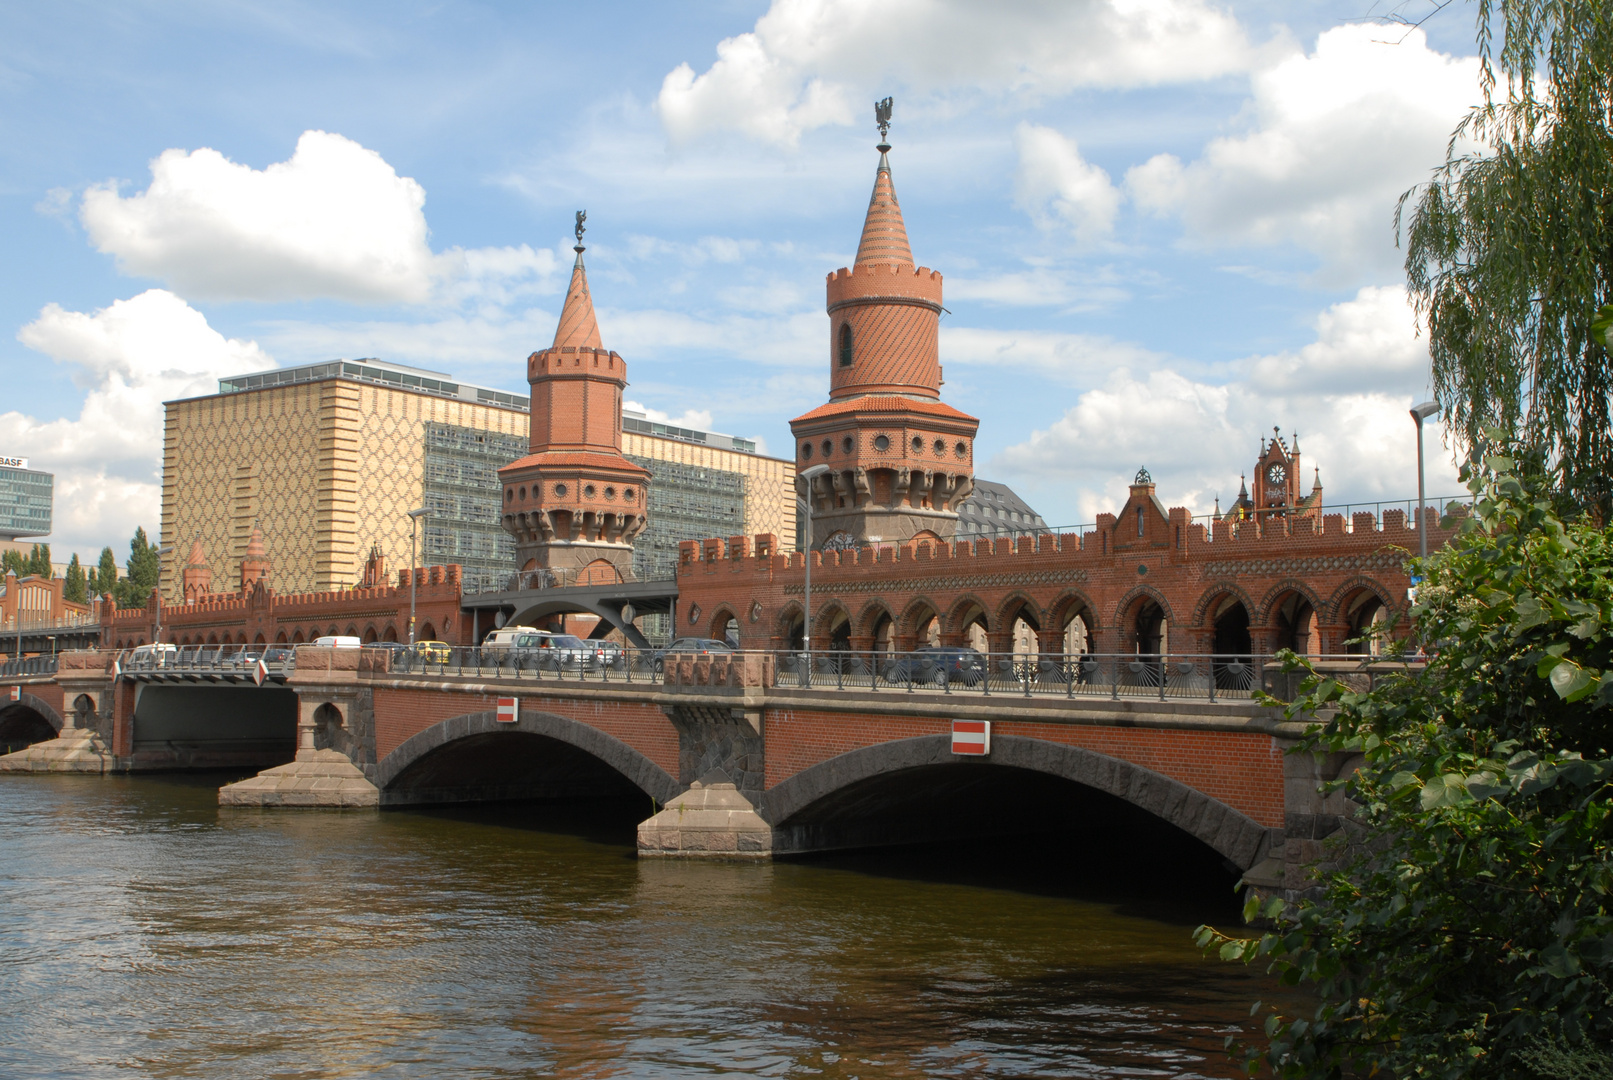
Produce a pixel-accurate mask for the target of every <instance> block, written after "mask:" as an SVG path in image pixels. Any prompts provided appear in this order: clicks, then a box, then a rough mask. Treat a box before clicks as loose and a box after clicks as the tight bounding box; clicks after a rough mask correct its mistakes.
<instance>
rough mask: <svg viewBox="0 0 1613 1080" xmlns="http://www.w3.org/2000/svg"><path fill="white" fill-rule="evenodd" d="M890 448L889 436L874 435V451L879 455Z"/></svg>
mask: <svg viewBox="0 0 1613 1080" xmlns="http://www.w3.org/2000/svg"><path fill="white" fill-rule="evenodd" d="M890 448H891V437H890V436H889V435H875V436H874V449H875V450H878V451H879V452H880V453H884V452H885V451H886V450H889V449H890Z"/></svg>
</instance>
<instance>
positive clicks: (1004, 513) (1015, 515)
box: [958, 477, 1048, 540]
mask: <svg viewBox="0 0 1613 1080" xmlns="http://www.w3.org/2000/svg"><path fill="white" fill-rule="evenodd" d="M1047 531H1048V527H1047V522H1045V521H1043V520H1042V515H1041V514H1038V513H1037V512H1036V511H1035V510H1033V509H1031V506H1030V504H1029V503H1027V502H1026V501H1025V500H1024V499H1021V498H1020V497H1019V496H1018V495H1016V494H1014V489H1013V488H1011V487H1009V486H1008V485H1007V484H999V483H996V482H995V481H992V480H982V479H980V478H979V477H976V478H975V486H974V490H972V491H970V492H969V497H968V498H967V499H965V500H963V504H962V505H961V506H959V507H958V538H959V539H963V540H969V539H973V538H975V537H980V536H985V537H994V536H1014V537H1017V536H1025V535H1030V534H1035V533H1044V532H1047Z"/></svg>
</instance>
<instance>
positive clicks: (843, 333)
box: [840, 323, 856, 367]
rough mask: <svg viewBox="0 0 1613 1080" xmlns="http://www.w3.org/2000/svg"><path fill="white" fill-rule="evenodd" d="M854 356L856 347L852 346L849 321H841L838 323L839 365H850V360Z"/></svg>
mask: <svg viewBox="0 0 1613 1080" xmlns="http://www.w3.org/2000/svg"><path fill="white" fill-rule="evenodd" d="M855 358H856V349H855V348H854V347H853V345H852V341H851V324H850V323H841V324H840V366H841V367H850V366H851V362H852V360H854V359H855Z"/></svg>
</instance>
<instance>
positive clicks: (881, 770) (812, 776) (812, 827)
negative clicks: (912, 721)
mask: <svg viewBox="0 0 1613 1080" xmlns="http://www.w3.org/2000/svg"><path fill="white" fill-rule="evenodd" d="M988 769H997V770H1013V771H1017V772H1018V773H1019V774H1021V775H1023V774H1026V773H1029V774H1035V775H1037V776H1042V777H1052V778H1055V779H1058V780H1065V781H1069V782H1070V783H1073V784H1076V785H1079V786H1080V787H1082V788H1086V789H1088V790H1090V791H1095V792H1099V793H1102V794H1105V795H1109V796H1113V797H1114V798H1116V799H1119V800H1121V801H1122V802H1125V803H1128V804H1130V805H1131V806H1134V807H1136V808H1138V809H1139V810H1142V811H1144V812H1146V813H1147V814H1149V815H1151V816H1152V817H1154V818H1156V819H1158V820H1159V821H1162V822H1165V823H1166V824H1169V825H1171V826H1173V827H1175V828H1176V829H1178V830H1180V831H1181V832H1183V833H1186V834H1187V835H1189V836H1191V837H1193V838H1194V839H1196V840H1198V841H1200V842H1201V843H1203V844H1205V845H1206V846H1207V847H1209V848H1211V849H1212V850H1214V851H1215V852H1217V853H1218V854H1220V855H1221V856H1222V857H1223V858H1225V859H1227V860H1229V861H1230V862H1232V863H1234V864H1236V865H1237V866H1238V868H1239V869H1241V870H1248V869H1249V868H1251V867H1253V866H1254V865H1255V864H1256V863H1258V862H1260V861H1261V860H1262V859H1265V858H1267V857H1268V856H1270V855H1275V854H1277V853H1278V852H1279V849H1280V848H1281V845H1282V830H1281V829H1280V828H1275V829H1274V828H1268V827H1266V826H1264V825H1261V824H1260V823H1259V822H1257V821H1255V820H1254V819H1253V818H1251V817H1249V816H1248V815H1246V814H1244V813H1243V812H1242V811H1240V810H1237V809H1235V808H1234V807H1231V806H1228V805H1227V804H1226V803H1224V802H1221V801H1220V800H1219V799H1215V798H1213V797H1211V796H1209V795H1206V794H1204V793H1203V792H1201V791H1197V790H1195V789H1194V788H1191V787H1188V786H1187V785H1186V784H1183V783H1181V782H1180V781H1177V780H1173V779H1171V778H1170V777H1168V776H1165V775H1163V774H1161V773H1158V772H1154V771H1153V770H1151V769H1147V768H1144V767H1143V766H1140V765H1134V764H1132V763H1130V762H1127V761H1123V760H1121V759H1119V758H1115V757H1110V756H1108V755H1106V754H1100V753H1096V752H1095V751H1092V750H1086V749H1082V748H1080V747H1074V746H1064V745H1061V744H1059V743H1052V742H1046V741H1043V740H1041V739H1028V738H1024V737H1021V736H995V735H994V736H993V738H992V741H991V756H990V757H989V758H987V759H979V758H960V757H958V756H956V755H954V754H953V753H952V746H951V738H950V736H947V735H922V736H919V737H916V738H911V739H897V740H893V741H891V742H885V743H880V744H878V745H875V746H868V747H864V748H862V749H859V750H852V751H849V752H848V753H844V754H840V755H838V756H837V757H834V758H830V759H829V760H828V761H824V762H820V763H819V764H817V765H814V766H812V767H811V768H808V769H803V770H802V771H801V772H799V773H796V774H795V775H794V776H792V777H790V778H789V779H787V780H785V781H784V782H783V783H780V784H778V785H777V786H775V787H773V788H771V789H769V790H768V791H767V792H765V793H764V794H763V795H762V798H761V804H760V806H759V807H758V811H759V813H760V814H761V816H762V817H763V818H764V819H765V820H766V821H767V822H768V823H769V824H770V825H772V826H773V828H774V830H775V833H774V851H775V852H776V853H780V854H787V853H788V852H790V851H808V850H818V849H821V848H823V847H825V846H862V844H861V843H858V842H857V840H856V839H855V838H854V839H853V841H852V843H849V844H835V843H833V842H832V839H831V837H832V835H833V833H834V828H835V826H837V825H844V824H845V823H846V822H847V821H849V820H851V819H852V818H853V817H855V816H857V815H862V816H864V817H865V818H866V817H868V816H869V815H870V811H871V809H872V807H873V806H874V804H875V802H876V801H877V800H876V793H877V791H878V789H879V787H880V786H881V785H882V783H883V782H885V781H888V780H891V779H893V778H900V777H902V776H904V774H906V775H908V776H917V775H920V774H923V775H925V776H926V777H935V776H941V775H945V773H943V772H942V770H959V772H958V773H957V774H956V775H958V776H965V775H968V773H969V772H970V771H972V772H973V773H974V774H975V775H976V776H979V775H981V771H982V770H988ZM837 812H838V813H837ZM855 831H856V830H855V828H853V829H851V830H850V832H851V834H853V835H854V834H855ZM868 839H869V838H868V836H867V835H866V834H865V835H864V836H863V837H862V842H863V843H867V842H868ZM874 842H875V843H876V844H877V843H878V842H879V841H877V840H876V841H874ZM885 842H893V841H885ZM894 842H907V841H906V840H897V841H894Z"/></svg>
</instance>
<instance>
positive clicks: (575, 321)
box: [499, 210, 650, 584]
mask: <svg viewBox="0 0 1613 1080" xmlns="http://www.w3.org/2000/svg"><path fill="white" fill-rule="evenodd" d="M587 218H588V215H587V213H586V212H584V211H582V210H579V211H577V246H576V247H575V248H573V249H572V250H574V251H576V253H577V261H576V263H575V264H574V265H573V266H572V268H571V287H570V288H569V289H568V290H567V292H566V303H565V307H564V308H562V309H561V312H560V324H559V325H558V326H557V327H555V332H554V344H553V345H552V346H550V347H549V348H547V349H544V350H542V351H541V352H535V353H533V354H532V355H531V356H529V357H527V383H528V384H529V385H530V386H531V388H532V397H531V412H530V413H529V417H530V420H529V428H528V438H527V449H528V451H529V452H528V453H527V455H526V456H525V457H523V458H521V459H520V460H518V461H513V462H511V463H510V464H508V465H506V466H504V467H503V468H502V469H500V470H499V479H500V481H501V482H502V483H503V487H504V517H503V522H502V523H503V526H504V530H505V531H506V532H508V533H509V534H510V535H512V536H514V537H515V552H516V559H517V564H518V567H519V568H520V569H522V570H538V569H544V570H560V571H563V574H562V577H563V578H564V580H565V583H566V584H578V583H585V582H594V583H598V584H604V583H606V582H615V581H631V580H632V579H633V540H634V538H635V537H637V536H638V534H639V533H641V532H643V531H644V528H645V526H646V525H647V524H648V523H649V518H648V516H647V514H646V507H647V504H648V495H647V493H646V491H645V488H646V487H647V486H648V484H649V480H650V474H649V472H648V471H647V470H645V469H643V468H641V467H639V466H637V465H634V464H633V463H632V462H630V461H628V460H627V458H625V457H623V456H622V391H623V390H624V389H625V388H626V386H627V365H626V364H625V363H624V362H623V361H622V358H621V357H620V356H618V355H617V354H616V353H613V352H610V351H608V350H606V349H605V348H604V346H603V345H601V344H600V337H599V323H598V321H597V320H596V319H595V317H594V303H593V299H592V297H590V296H589V293H588V272H587V270H586V269H585V268H584V267H583V261H582V253H583V243H582V234H583V232H584V229H583V222H584V221H586V220H587Z"/></svg>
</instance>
